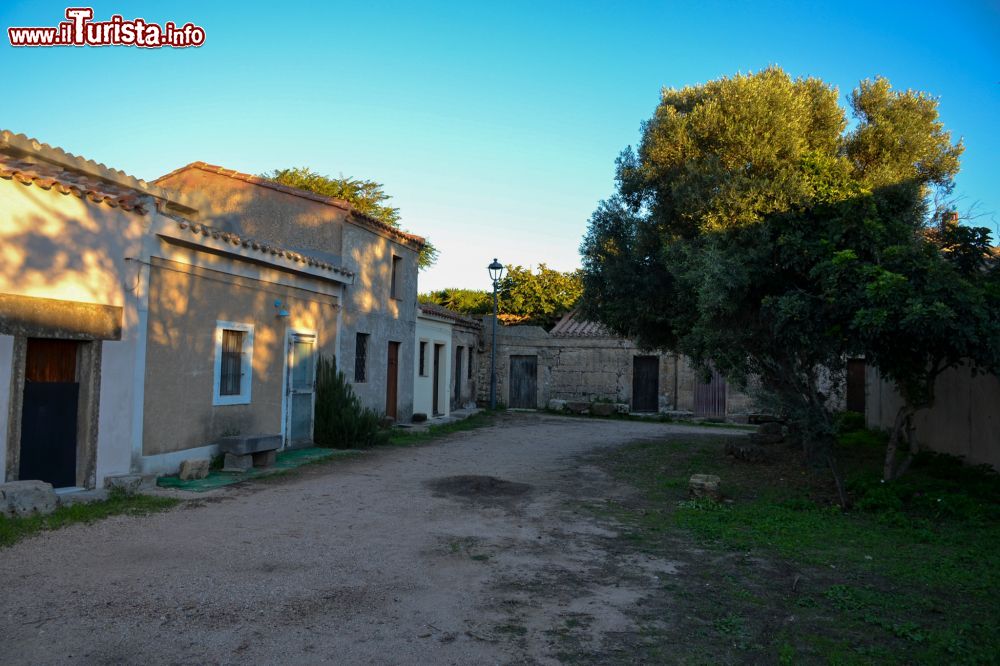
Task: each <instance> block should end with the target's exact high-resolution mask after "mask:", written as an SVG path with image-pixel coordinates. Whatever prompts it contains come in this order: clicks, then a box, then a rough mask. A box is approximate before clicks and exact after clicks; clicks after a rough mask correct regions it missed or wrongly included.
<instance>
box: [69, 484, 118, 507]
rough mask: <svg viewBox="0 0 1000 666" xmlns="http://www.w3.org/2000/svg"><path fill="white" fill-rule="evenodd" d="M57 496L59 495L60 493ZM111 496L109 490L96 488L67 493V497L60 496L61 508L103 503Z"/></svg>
mask: <svg viewBox="0 0 1000 666" xmlns="http://www.w3.org/2000/svg"><path fill="white" fill-rule="evenodd" d="M126 492H127V491H126ZM56 494H57V495H58V493H56ZM131 494H134V493H131ZM109 495H110V493H109V491H108V489H107V488H94V489H92V490H80V491H76V492H72V493H66V494H65V495H59V506H73V505H74V504H90V503H91V502H103V501H104V500H106V499H108V496H109Z"/></svg>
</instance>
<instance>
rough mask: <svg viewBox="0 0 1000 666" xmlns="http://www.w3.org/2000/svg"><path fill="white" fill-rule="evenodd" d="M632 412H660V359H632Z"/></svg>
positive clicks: (638, 357) (642, 357)
mask: <svg viewBox="0 0 1000 666" xmlns="http://www.w3.org/2000/svg"><path fill="white" fill-rule="evenodd" d="M632 410H633V411H636V412H657V411H659V410H660V357H659V356H633V357H632Z"/></svg>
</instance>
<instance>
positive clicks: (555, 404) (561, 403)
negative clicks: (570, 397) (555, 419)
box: [549, 398, 566, 412]
mask: <svg viewBox="0 0 1000 666" xmlns="http://www.w3.org/2000/svg"><path fill="white" fill-rule="evenodd" d="M549 409H551V410H552V411H554V412H561V411H562V410H564V409H566V401H565V400H556V399H555V398H553V399H552V400H549Z"/></svg>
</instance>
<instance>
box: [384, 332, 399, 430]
mask: <svg viewBox="0 0 1000 666" xmlns="http://www.w3.org/2000/svg"><path fill="white" fill-rule="evenodd" d="M398 382H399V343H398V342H390V343H389V356H388V360H387V362H386V376H385V415H386V416H389V417H392V418H396V413H397V412H396V403H397V402H398V399H397V397H396V396H397V391H398V390H399V386H398Z"/></svg>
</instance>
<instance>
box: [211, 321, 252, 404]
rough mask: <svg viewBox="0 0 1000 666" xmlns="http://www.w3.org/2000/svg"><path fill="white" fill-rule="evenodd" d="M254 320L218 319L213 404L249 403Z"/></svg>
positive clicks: (216, 324)
mask: <svg viewBox="0 0 1000 666" xmlns="http://www.w3.org/2000/svg"><path fill="white" fill-rule="evenodd" d="M252 362H253V324H237V323H233V322H231V321H217V322H215V382H214V387H215V388H214V393H213V396H212V404H213V405H246V404H249V403H250V382H251V380H252V374H253V363H252Z"/></svg>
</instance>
